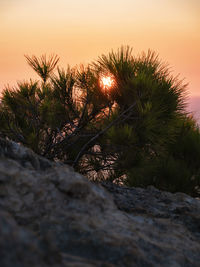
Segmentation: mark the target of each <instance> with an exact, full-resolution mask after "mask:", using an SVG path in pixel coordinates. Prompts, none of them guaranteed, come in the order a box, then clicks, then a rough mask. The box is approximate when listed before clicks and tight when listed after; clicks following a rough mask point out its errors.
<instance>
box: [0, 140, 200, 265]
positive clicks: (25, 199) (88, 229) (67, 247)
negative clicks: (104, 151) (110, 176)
mask: <svg viewBox="0 0 200 267" xmlns="http://www.w3.org/2000/svg"><path fill="white" fill-rule="evenodd" d="M0 266H1V267H14V266H15V267H26V266H37V267H38V266H40V267H43V266H55V267H56V266H61V267H62V266H63V267H64V266H83V267H84V266H88V267H89V266H105V267H106V266H145V267H146V266H170V267H175V266H181V267H182V266H198V267H199V266H200V200H199V199H194V198H192V197H189V196H188V195H186V194H183V193H176V194H171V193H168V192H161V191H159V190H157V189H155V188H154V187H149V188H148V189H141V188H125V187H119V186H116V185H112V184H107V183H102V184H101V185H97V184H94V183H91V182H89V181H88V180H87V179H86V178H84V177H83V176H81V175H80V174H78V173H75V172H74V171H73V170H72V169H71V168H70V167H69V166H66V165H63V164H60V163H53V162H50V161H48V160H46V159H44V158H41V157H39V156H37V155H35V154H34V153H33V152H32V151H31V150H29V149H26V148H24V147H22V146H20V145H18V144H16V143H13V142H8V141H6V140H3V139H0Z"/></svg>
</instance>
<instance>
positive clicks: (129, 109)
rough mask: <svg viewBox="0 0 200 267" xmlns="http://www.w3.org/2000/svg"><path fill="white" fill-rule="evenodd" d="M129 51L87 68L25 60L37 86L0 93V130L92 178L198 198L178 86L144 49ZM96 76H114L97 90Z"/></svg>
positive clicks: (191, 125)
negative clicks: (109, 83) (37, 78)
mask: <svg viewBox="0 0 200 267" xmlns="http://www.w3.org/2000/svg"><path fill="white" fill-rule="evenodd" d="M131 53H132V50H131V49H130V48H129V47H122V48H121V49H119V50H118V52H117V53H115V52H111V53H110V54H108V56H105V55H102V56H101V57H99V59H98V60H97V61H96V62H94V63H92V64H91V65H89V66H87V67H83V66H81V67H80V68H79V69H77V68H76V69H70V67H68V69H67V71H65V70H62V69H60V68H57V74H55V72H53V71H54V69H55V67H56V64H57V62H58V57H57V56H52V57H50V58H49V59H48V60H47V59H46V57H45V56H42V57H41V58H39V59H38V58H36V57H31V58H30V57H28V56H26V58H27V61H28V63H29V64H30V66H31V67H32V68H33V69H34V70H35V71H36V72H37V73H38V75H39V76H40V77H41V78H42V81H36V82H33V81H31V80H30V82H24V83H19V84H18V87H17V88H14V89H10V88H7V89H5V90H4V92H3V96H2V103H1V106H0V123H1V124H0V125H1V126H0V133H1V136H4V137H8V138H10V139H13V140H15V141H17V142H21V143H23V144H25V145H27V146H29V147H31V148H32V149H33V150H34V151H35V152H37V153H38V154H41V155H43V156H45V157H47V158H50V159H54V160H55V159H59V160H62V161H63V162H65V163H68V164H71V165H72V166H73V167H74V168H75V169H76V170H77V171H79V172H81V173H83V174H85V175H87V176H88V177H89V178H91V179H93V180H95V179H97V180H101V179H109V180H111V181H115V182H123V183H126V184H127V185H130V186H142V187H145V186H148V185H155V186H156V187H158V188H160V189H164V190H168V191H172V192H175V191H182V192H186V193H189V194H191V195H196V194H197V189H198V186H199V185H200V174H199V156H200V132H199V128H198V127H197V126H196V125H195V122H194V121H193V119H192V118H190V117H188V116H187V114H186V113H185V103H186V98H185V88H186V85H184V84H183V83H182V82H181V81H179V80H178V78H173V77H172V76H171V75H170V72H169V69H168V68H167V67H166V66H165V65H163V64H162V63H161V62H160V61H159V59H158V57H157V55H156V54H155V53H153V52H151V51H148V53H147V54H145V53H143V54H142V56H140V57H137V58H135V57H133V56H132V54H131ZM102 75H110V76H111V77H112V78H113V79H114V83H113V86H112V87H111V88H110V89H108V88H104V89H103V88H102V86H101V84H100V79H101V77H102Z"/></svg>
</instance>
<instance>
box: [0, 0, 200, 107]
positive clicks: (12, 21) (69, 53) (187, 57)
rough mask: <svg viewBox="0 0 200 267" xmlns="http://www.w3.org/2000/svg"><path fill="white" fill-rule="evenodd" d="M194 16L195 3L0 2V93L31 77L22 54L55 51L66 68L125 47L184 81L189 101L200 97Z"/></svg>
mask: <svg viewBox="0 0 200 267" xmlns="http://www.w3.org/2000/svg"><path fill="white" fill-rule="evenodd" d="M199 14H200V1H199V0H149V1H146V0H140V1H136V0H123V1H122V0H110V1H105V0H102V1H94V0H93V1H92V0H85V1H81V0H74V1H67V0H48V1H47V0H43V1H41V0H29V1H25V0H0V34H1V40H0V91H1V90H2V89H3V88H4V87H5V85H7V84H10V85H11V86H12V85H15V84H16V82H17V81H20V80H24V79H26V80H27V79H29V78H31V77H33V78H34V77H36V76H35V75H34V73H33V71H32V70H31V69H30V67H29V66H28V65H27V64H26V60H25V58H24V54H28V55H36V56H40V55H42V54H44V53H46V54H47V55H49V54H52V53H54V54H57V55H58V56H59V57H60V65H61V66H63V67H65V68H66V67H67V64H70V65H71V66H74V65H76V64H80V63H88V62H91V61H93V60H95V59H97V58H98V56H100V55H101V54H107V53H108V52H109V51H111V50H112V49H113V50H117V49H118V48H119V47H120V46H121V45H129V46H131V47H133V55H138V54H139V53H141V52H142V51H147V50H148V49H151V50H153V51H155V52H156V53H158V54H159V57H160V59H161V60H162V61H163V62H166V63H169V66H170V67H171V70H172V73H173V75H174V76H176V75H177V74H180V79H184V78H185V82H186V83H188V84H189V85H188V91H189V95H190V97H191V98H192V99H194V98H195V97H198V96H200V90H199V84H200V75H199V74H200V73H199V62H200V49H199V48H200V34H199V32H200V31H199V30H200V16H199ZM196 99H197V98H196ZM195 103H196V102H195ZM191 105H193V104H191ZM197 105H198V103H197ZM199 106H200V104H199ZM199 110H200V107H199Z"/></svg>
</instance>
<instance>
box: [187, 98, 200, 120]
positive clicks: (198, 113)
mask: <svg viewBox="0 0 200 267" xmlns="http://www.w3.org/2000/svg"><path fill="white" fill-rule="evenodd" d="M187 110H188V111H189V112H192V114H193V115H194V117H195V119H196V120H197V122H198V124H199V125H200V96H193V97H190V99H189V104H188V107H187Z"/></svg>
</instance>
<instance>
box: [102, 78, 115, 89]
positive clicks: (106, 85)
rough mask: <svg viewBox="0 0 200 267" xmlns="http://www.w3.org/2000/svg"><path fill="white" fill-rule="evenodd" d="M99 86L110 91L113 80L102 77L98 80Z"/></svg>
mask: <svg viewBox="0 0 200 267" xmlns="http://www.w3.org/2000/svg"><path fill="white" fill-rule="evenodd" d="M100 85H101V87H103V89H106V90H107V89H110V88H112V87H113V85H114V79H113V77H112V76H111V75H107V76H102V77H101V78H100Z"/></svg>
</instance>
